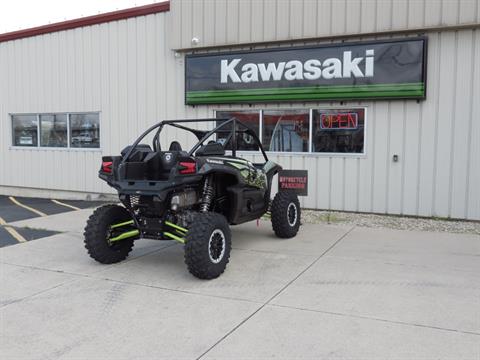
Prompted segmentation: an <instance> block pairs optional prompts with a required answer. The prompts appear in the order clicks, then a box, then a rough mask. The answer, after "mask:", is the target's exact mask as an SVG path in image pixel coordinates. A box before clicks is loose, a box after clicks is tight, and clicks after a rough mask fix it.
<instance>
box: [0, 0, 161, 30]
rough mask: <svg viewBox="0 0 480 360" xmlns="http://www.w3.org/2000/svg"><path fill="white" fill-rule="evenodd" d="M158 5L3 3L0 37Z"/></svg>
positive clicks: (136, 0) (105, 0)
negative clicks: (97, 15) (58, 23)
mask: <svg viewBox="0 0 480 360" xmlns="http://www.w3.org/2000/svg"><path fill="white" fill-rule="evenodd" d="M155 2H162V1H161V0H160V1H158V0H157V1H154V0H149V1H148V0H147V1H145V0H0V34H3V33H6V32H10V31H16V30H21V29H28V28H31V27H35V26H40V25H45V24H49V23H54V22H59V21H64V20H71V19H76V18H79V17H84V16H89V15H95V14H99V13H104V12H109V11H114V10H121V9H128V8H131V7H134V6H141V5H146V4H151V3H155Z"/></svg>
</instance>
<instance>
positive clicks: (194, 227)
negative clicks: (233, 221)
mask: <svg viewBox="0 0 480 360" xmlns="http://www.w3.org/2000/svg"><path fill="white" fill-rule="evenodd" d="M231 238H232V235H231V232H230V227H229V225H228V222H227V219H225V217H224V216H223V215H220V214H217V213H213V212H206V213H198V214H196V215H195V216H194V218H193V221H192V223H191V224H190V226H189V228H188V234H187V236H186V238H185V263H186V264H187V267H188V271H190V273H191V274H192V275H194V276H196V277H197V278H199V279H214V278H217V277H219V276H220V275H221V274H222V273H223V272H224V271H225V268H226V266H227V264H228V261H229V259H230V249H231V246H232V240H231Z"/></svg>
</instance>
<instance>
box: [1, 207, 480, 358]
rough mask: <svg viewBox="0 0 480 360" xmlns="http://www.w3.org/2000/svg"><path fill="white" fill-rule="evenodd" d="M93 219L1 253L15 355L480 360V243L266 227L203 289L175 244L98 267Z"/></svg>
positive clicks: (5, 353) (63, 222) (152, 244)
mask: <svg viewBox="0 0 480 360" xmlns="http://www.w3.org/2000/svg"><path fill="white" fill-rule="evenodd" d="M90 212H91V210H80V211H75V212H69V213H64V214H57V215H53V216H49V217H41V218H35V219H30V220H24V221H22V223H21V224H17V225H21V226H31V227H37V228H43V229H50V230H55V231H63V233H61V234H57V235H54V236H51V237H48V238H44V239H40V240H36V241H32V242H28V243H22V244H18V245H13V246H9V247H5V248H2V249H0V262H1V265H0V266H1V276H0V280H1V287H0V316H1V317H0V321H1V323H0V325H1V327H0V332H1V334H0V353H1V354H2V358H5V359H86V358H88V359H127V358H140V359H162V358H164V359H173V358H175V359H198V358H202V359H232V358H249V359H257V358H258V359H260V358H273V357H275V358H281V359H292V358H305V359H321V358H333V359H340V358H341V359H344V358H348V359H419V358H422V359H455V360H457V359H480V236H476V235H459V234H448V233H441V234H440V233H429V232H412V231H398V230H386V229H367V228H359V227H355V228H354V227H345V226H335V225H310V224H306V225H304V226H302V228H301V231H300V234H299V235H298V236H297V237H296V238H294V239H288V240H283V239H277V238H275V237H274V235H273V232H272V231H271V226H270V223H268V222H263V221H261V222H260V226H259V227H257V226H256V224H255V223H254V222H253V223H249V224H245V225H241V226H236V227H233V229H232V235H233V250H232V256H231V260H230V263H229V265H228V268H227V270H226V272H225V273H224V274H223V275H222V276H221V277H220V278H218V279H216V280H212V281H201V280H198V279H196V278H194V277H192V276H191V275H190V274H189V273H188V272H187V270H186V267H185V265H184V263H183V249H182V246H180V245H178V244H176V243H172V242H159V241H153V240H140V241H138V242H137V243H136V245H135V247H134V251H133V252H132V254H131V256H130V257H129V258H128V259H127V261H125V262H123V263H120V264H115V265H110V266H105V265H100V264H97V263H96V262H94V261H93V260H91V259H90V258H89V257H88V256H87V254H86V251H85V249H84V248H83V242H82V241H83V238H82V235H81V233H82V231H83V226H84V224H85V220H86V218H87V217H88V215H89V213H90Z"/></svg>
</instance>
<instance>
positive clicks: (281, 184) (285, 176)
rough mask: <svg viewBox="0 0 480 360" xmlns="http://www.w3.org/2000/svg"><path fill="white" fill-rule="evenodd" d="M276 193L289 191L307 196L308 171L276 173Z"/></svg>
mask: <svg viewBox="0 0 480 360" xmlns="http://www.w3.org/2000/svg"><path fill="white" fill-rule="evenodd" d="M278 191H291V192H294V193H295V194H297V195H300V196H307V195H308V171H307V170H280V171H279V172H278Z"/></svg>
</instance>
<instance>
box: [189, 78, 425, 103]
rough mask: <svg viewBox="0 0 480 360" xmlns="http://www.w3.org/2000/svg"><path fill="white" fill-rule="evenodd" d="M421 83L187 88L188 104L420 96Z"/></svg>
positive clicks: (422, 93)
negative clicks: (212, 88) (202, 89)
mask: <svg viewBox="0 0 480 360" xmlns="http://www.w3.org/2000/svg"><path fill="white" fill-rule="evenodd" d="M422 96H424V84H423V83H409V84H372V85H357V86H352V85H332V86H312V87H301V88H269V89H239V90H210V91H190V92H187V104H206V103H231V102H245V101H268V100H273V101H278V100H327V99H328V100H334V99H359V98H362V99H365V98H395V97H402V98H408V97H412V98H413V97H422Z"/></svg>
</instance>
